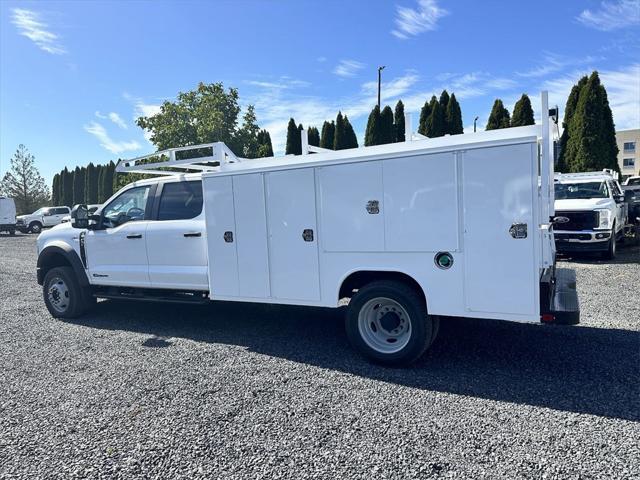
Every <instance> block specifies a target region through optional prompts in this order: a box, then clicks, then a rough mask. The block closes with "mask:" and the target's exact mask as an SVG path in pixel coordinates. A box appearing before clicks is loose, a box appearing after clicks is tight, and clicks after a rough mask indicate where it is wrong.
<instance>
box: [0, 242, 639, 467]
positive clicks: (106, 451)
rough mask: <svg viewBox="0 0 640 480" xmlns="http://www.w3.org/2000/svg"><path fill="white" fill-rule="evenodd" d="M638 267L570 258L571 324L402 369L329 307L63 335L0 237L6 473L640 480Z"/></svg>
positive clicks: (498, 336)
mask: <svg viewBox="0 0 640 480" xmlns="http://www.w3.org/2000/svg"><path fill="white" fill-rule="evenodd" d="M639 260H640V250H638V249H637V247H636V248H635V249H634V250H622V251H621V252H620V255H619V258H618V260H617V261H616V262H615V263H613V264H606V263H604V262H601V261H597V260H589V259H576V260H572V261H571V262H569V266H571V267H572V268H576V269H577V272H578V282H579V283H578V290H579V293H580V300H581V306H582V324H581V325H579V326H575V327H563V326H544V325H519V324H511V323H508V322H494V321H489V320H481V321H469V320H463V319H453V318H451V319H445V321H443V325H442V329H441V331H440V336H439V337H438V340H437V341H436V343H435V344H434V346H433V348H432V349H431V350H430V351H429V353H428V354H427V355H426V356H425V357H424V358H423V359H422V360H421V361H420V362H419V363H418V364H417V365H416V366H415V367H413V368H411V369H404V370H396V369H387V368H381V367H377V366H372V365H370V364H368V363H366V362H365V361H363V360H361V359H360V357H358V356H357V355H356V354H354V353H353V352H352V350H351V349H350V347H349V346H348V344H347V340H346V337H345V334H344V332H343V328H342V317H341V314H342V312H340V311H338V310H324V309H302V308H297V307H296V308H294V307H279V306H264V305H263V306H260V305H257V306H247V305H240V304H221V303H220V304H213V305H209V306H205V307H200V306H175V305H169V306H167V305H155V304H139V303H138V304H136V303H123V302H113V301H105V302H100V303H99V305H98V308H97V309H96V311H95V312H94V313H92V314H91V315H89V316H87V317H85V318H82V319H79V320H74V321H66V322H65V321H59V320H54V319H52V318H51V317H50V316H49V314H48V313H47V311H46V309H45V306H44V304H43V302H42V299H41V291H40V287H39V286H38V285H37V283H36V278H35V263H36V254H35V236H28V235H23V236H16V237H8V236H0V340H1V347H0V372H1V373H0V375H1V376H0V478H132V477H142V478H243V479H244V478H295V479H299V478H332V479H340V478H366V479H377V478H398V479H401V478H402V479H405V478H431V477H438V478H453V477H455V478H509V479H511V478H640V445H639V441H638V439H639V438H640V382H639V380H640V379H639V376H640V375H639V373H640V302H638V298H640V296H639V294H638V293H639V290H640V285H639V284H640V265H639V263H638V261H639Z"/></svg>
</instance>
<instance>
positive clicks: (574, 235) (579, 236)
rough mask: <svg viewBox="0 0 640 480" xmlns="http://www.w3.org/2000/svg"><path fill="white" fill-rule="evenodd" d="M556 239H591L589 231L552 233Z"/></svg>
mask: <svg viewBox="0 0 640 480" xmlns="http://www.w3.org/2000/svg"><path fill="white" fill-rule="evenodd" d="M553 238H555V239H556V240H561V241H562V240H591V234H590V233H554V235H553Z"/></svg>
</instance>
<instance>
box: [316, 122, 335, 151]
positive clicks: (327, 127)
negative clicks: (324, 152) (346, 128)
mask: <svg viewBox="0 0 640 480" xmlns="http://www.w3.org/2000/svg"><path fill="white" fill-rule="evenodd" d="M335 135H336V124H335V122H333V121H332V122H331V123H329V122H327V121H325V122H324V123H323V124H322V134H321V135H320V147H321V148H328V149H329V150H333V139H334V137H335Z"/></svg>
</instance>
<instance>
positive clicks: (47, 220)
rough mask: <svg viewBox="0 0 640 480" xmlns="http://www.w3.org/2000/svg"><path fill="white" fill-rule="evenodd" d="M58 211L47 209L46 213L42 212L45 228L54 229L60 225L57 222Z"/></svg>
mask: <svg viewBox="0 0 640 480" xmlns="http://www.w3.org/2000/svg"><path fill="white" fill-rule="evenodd" d="M56 218H57V215H56V209H55V208H53V207H52V208H47V209H46V210H45V211H44V212H42V225H43V226H45V227H53V226H54V225H57V224H58V223H60V222H59V221H56Z"/></svg>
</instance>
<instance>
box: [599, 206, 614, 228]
mask: <svg viewBox="0 0 640 480" xmlns="http://www.w3.org/2000/svg"><path fill="white" fill-rule="evenodd" d="M596 212H598V218H599V221H598V228H602V229H609V228H611V224H612V222H611V210H606V209H603V210H596Z"/></svg>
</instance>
